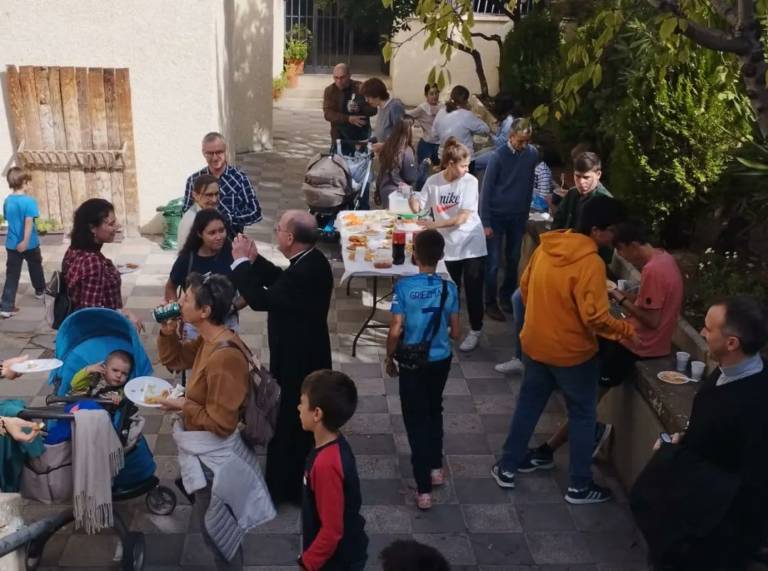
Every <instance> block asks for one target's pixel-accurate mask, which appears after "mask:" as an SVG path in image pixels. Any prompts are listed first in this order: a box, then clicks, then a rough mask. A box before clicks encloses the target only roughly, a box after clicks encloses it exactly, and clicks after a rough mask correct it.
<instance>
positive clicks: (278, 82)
mask: <svg viewBox="0 0 768 571" xmlns="http://www.w3.org/2000/svg"><path fill="white" fill-rule="evenodd" d="M287 83H288V81H287V79H286V77H285V72H283V73H281V74H280V75H278V76H277V77H274V78H272V101H277V100H278V99H280V96H281V95H282V93H283V89H285V86H286V84H287Z"/></svg>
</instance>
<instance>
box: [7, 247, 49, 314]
mask: <svg viewBox="0 0 768 571" xmlns="http://www.w3.org/2000/svg"><path fill="white" fill-rule="evenodd" d="M5 253H6V255H7V258H6V262H5V286H4V287H3V297H2V301H0V306H2V311H13V306H14V305H15V303H16V291H17V290H18V289H19V277H21V266H22V264H23V263H24V261H25V260H26V262H27V269H28V270H29V279H30V280H31V281H32V287H34V288H35V293H36V294H41V293H43V292H44V291H45V274H44V273H43V256H42V255H41V254H40V248H39V247H37V248H32V249H31V250H26V251H24V252H21V253H19V252H17V251H16V250H15V249H13V250H11V249H9V248H6V249H5Z"/></svg>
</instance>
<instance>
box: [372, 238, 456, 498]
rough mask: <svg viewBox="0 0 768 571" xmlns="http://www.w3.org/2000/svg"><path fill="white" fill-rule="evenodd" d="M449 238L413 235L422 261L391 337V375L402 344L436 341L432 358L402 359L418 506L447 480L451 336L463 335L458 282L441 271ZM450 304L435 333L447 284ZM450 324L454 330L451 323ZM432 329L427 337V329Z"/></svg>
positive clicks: (399, 292) (407, 281)
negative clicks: (445, 427) (445, 419)
mask: <svg viewBox="0 0 768 571" xmlns="http://www.w3.org/2000/svg"><path fill="white" fill-rule="evenodd" d="M444 249H445V240H444V239H443V236H442V235H441V234H440V232H438V231H437V230H424V231H423V232H419V233H418V234H417V235H416V236H415V238H414V240H413V258H414V262H415V263H416V265H418V266H419V273H418V274H417V275H415V276H408V277H404V278H400V279H399V280H398V281H397V283H396V284H395V294H394V298H393V300H392V321H391V323H390V325H389V335H388V337H387V358H386V367H387V374H388V375H390V376H392V377H394V376H397V375H398V364H396V363H395V352H396V350H397V347H398V345H399V343H400V342H401V336H402V343H404V344H406V345H411V344H417V343H420V342H422V341H426V340H431V343H430V346H429V357H428V360H427V362H426V363H425V364H422V365H420V366H418V367H416V368H413V367H412V366H408V364H404V363H399V365H400V366H399V376H400V383H399V384H400V405H401V407H402V410H403V422H404V423H405V430H406V433H407V434H408V443H409V444H410V446H411V465H412V467H413V477H414V479H415V480H416V488H417V495H416V505H417V506H418V508H419V509H422V510H428V509H429V508H431V507H432V486H440V485H442V484H443V483H444V482H445V475H444V472H443V457H442V451H443V389H444V388H445V382H446V381H447V380H448V372H449V371H450V369H451V339H454V340H456V339H457V338H458V336H459V296H458V290H457V289H456V284H454V283H453V282H450V281H445V280H443V279H442V278H441V277H440V276H438V275H437V273H436V271H435V270H436V268H437V263H438V262H439V261H440V259H441V258H442V257H443V250H444ZM444 282H445V284H446V296H445V303H444V304H443V310H442V314H441V315H440V316H439V325H438V327H437V332H436V333H435V334H434V335H433V336H432V332H431V330H432V328H433V324H434V317H435V314H436V312H437V311H438V310H439V308H440V304H441V299H442V294H443V283H444ZM449 327H450V333H449V331H448V328H449ZM428 328H429V330H430V332H429V333H428V334H427V337H426V338H425V331H427V329H428Z"/></svg>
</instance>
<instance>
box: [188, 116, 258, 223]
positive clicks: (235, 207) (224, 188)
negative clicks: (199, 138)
mask: <svg viewBox="0 0 768 571" xmlns="http://www.w3.org/2000/svg"><path fill="white" fill-rule="evenodd" d="M203 157H205V162H206V163H208V166H206V167H205V168H203V169H201V170H199V171H197V172H196V173H194V174H193V175H191V176H190V177H189V178H187V185H186V189H185V191H184V208H183V210H184V212H186V211H187V210H189V209H190V208H191V207H192V205H193V204H194V203H195V199H194V193H193V190H194V187H195V180H197V178H198V177H200V176H202V175H212V176H214V177H216V178H217V179H218V181H219V197H218V199H219V203H218V210H219V212H221V213H222V214H223V215H224V216H225V217H226V218H227V220H228V226H229V231H230V237H234V236H236V235H237V234H240V233H241V232H243V231H244V230H245V227H246V226H250V225H251V224H256V223H257V222H259V221H260V220H261V206H259V201H258V199H257V198H256V192H255V191H254V190H253V186H251V181H250V180H249V179H248V175H246V174H245V172H243V171H242V170H240V169H238V168H237V167H234V166H232V165H230V164H229V163H228V162H227V143H226V142H225V141H224V136H223V135H222V134H221V133H217V132H215V131H214V132H211V133H208V134H207V135H206V136H205V137H203Z"/></svg>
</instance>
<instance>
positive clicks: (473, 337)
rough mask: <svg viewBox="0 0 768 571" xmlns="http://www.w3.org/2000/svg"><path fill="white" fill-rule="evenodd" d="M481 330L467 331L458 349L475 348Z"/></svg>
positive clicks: (471, 349)
mask: <svg viewBox="0 0 768 571" xmlns="http://www.w3.org/2000/svg"><path fill="white" fill-rule="evenodd" d="M481 334H482V331H472V330H470V332H469V333H467V336H466V337H465V338H464V341H462V342H461V345H459V351H474V350H475V349H477V344H478V343H480V335H481Z"/></svg>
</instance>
